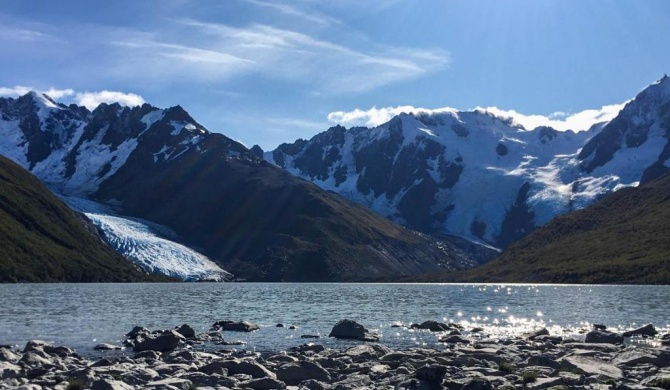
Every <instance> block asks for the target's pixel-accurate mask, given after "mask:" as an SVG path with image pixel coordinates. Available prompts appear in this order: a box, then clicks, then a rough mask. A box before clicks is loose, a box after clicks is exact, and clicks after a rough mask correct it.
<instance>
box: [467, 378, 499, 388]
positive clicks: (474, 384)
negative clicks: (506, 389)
mask: <svg viewBox="0 0 670 390" xmlns="http://www.w3.org/2000/svg"><path fill="white" fill-rule="evenodd" d="M461 390H493V385H492V384H491V382H490V381H489V380H488V379H485V378H474V379H470V380H469V381H468V382H466V383H465V384H464V385H463V386H462V387H461Z"/></svg>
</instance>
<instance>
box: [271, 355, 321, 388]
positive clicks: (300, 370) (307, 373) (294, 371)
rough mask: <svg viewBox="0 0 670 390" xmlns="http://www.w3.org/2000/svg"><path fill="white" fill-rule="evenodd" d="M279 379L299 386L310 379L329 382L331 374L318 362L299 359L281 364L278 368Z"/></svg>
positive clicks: (290, 384)
mask: <svg viewBox="0 0 670 390" xmlns="http://www.w3.org/2000/svg"><path fill="white" fill-rule="evenodd" d="M277 379H279V380H280V381H283V382H285V383H286V384H287V385H289V386H297V385H298V384H300V382H302V381H304V380H308V379H315V380H317V381H322V382H329V381H330V374H329V373H328V371H326V370H325V369H324V368H323V367H321V365H319V364H318V363H315V362H309V361H299V362H294V363H286V364H284V365H282V366H280V367H279V368H278V369H277Z"/></svg>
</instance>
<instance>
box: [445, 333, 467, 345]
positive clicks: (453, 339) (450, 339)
mask: <svg viewBox="0 0 670 390" xmlns="http://www.w3.org/2000/svg"><path fill="white" fill-rule="evenodd" d="M439 342H441V343H447V344H457V343H459V344H470V340H468V339H467V338H465V337H463V336H458V335H453V336H449V335H447V336H444V337H441V338H440V339H439Z"/></svg>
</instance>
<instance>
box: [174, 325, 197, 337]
mask: <svg viewBox="0 0 670 390" xmlns="http://www.w3.org/2000/svg"><path fill="white" fill-rule="evenodd" d="M175 332H177V333H179V334H180V335H182V336H184V337H186V338H187V339H190V338H193V337H195V330H194V329H193V328H191V327H190V326H188V325H187V324H184V325H182V326H180V327H178V328H176V329H175Z"/></svg>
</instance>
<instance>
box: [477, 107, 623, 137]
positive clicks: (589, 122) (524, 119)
mask: <svg viewBox="0 0 670 390" xmlns="http://www.w3.org/2000/svg"><path fill="white" fill-rule="evenodd" d="M626 103H628V102H624V103H621V104H611V105H607V106H602V107H601V108H600V109H589V110H584V111H580V112H577V113H574V114H568V113H565V112H560V111H558V112H555V113H552V114H550V115H548V116H544V115H525V114H521V113H519V112H516V111H514V110H501V109H499V108H497V107H487V108H481V107H477V110H480V111H484V112H488V113H491V114H493V115H495V116H499V117H503V118H510V119H512V120H513V122H514V123H516V124H519V125H521V126H523V127H524V128H525V129H527V130H532V129H534V128H536V127H538V126H549V127H552V128H554V129H556V130H559V131H566V130H573V131H583V130H588V129H589V128H591V126H593V125H595V124H596V123H600V122H608V121H611V120H612V119H614V117H615V116H617V114H619V111H621V109H623V107H624V106H625V105H626Z"/></svg>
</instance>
